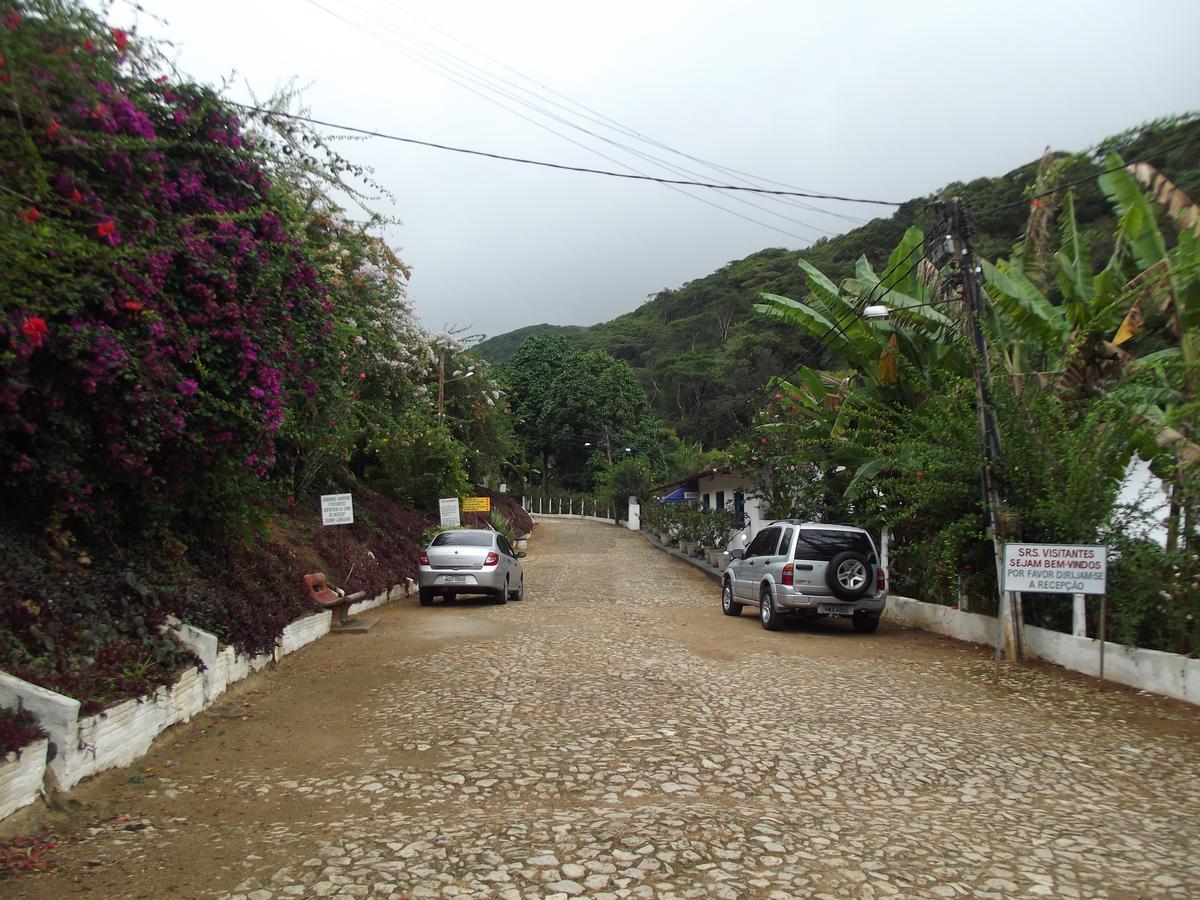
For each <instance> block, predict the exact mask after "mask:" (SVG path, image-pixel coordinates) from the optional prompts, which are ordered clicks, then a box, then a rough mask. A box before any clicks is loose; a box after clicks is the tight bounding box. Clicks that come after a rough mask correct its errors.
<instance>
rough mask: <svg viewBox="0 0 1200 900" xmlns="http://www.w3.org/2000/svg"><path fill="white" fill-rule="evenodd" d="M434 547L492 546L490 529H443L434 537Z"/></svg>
mask: <svg viewBox="0 0 1200 900" xmlns="http://www.w3.org/2000/svg"><path fill="white" fill-rule="evenodd" d="M431 546H434V547H490V546H492V533H491V532H490V531H443V532H442V533H441V534H439V535H438V536H437V537H435V538H434V539H433V544H432V545H431Z"/></svg>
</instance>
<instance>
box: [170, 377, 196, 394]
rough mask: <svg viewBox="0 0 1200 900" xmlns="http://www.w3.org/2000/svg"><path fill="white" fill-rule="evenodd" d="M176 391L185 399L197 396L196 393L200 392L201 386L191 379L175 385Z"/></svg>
mask: <svg viewBox="0 0 1200 900" xmlns="http://www.w3.org/2000/svg"><path fill="white" fill-rule="evenodd" d="M175 388H176V390H178V391H179V393H181V394H183V396H185V397H192V396H195V394H196V391H198V390H200V385H199V384H198V383H197V382H195V381H193V380H192V379H191V378H185V379H184V380H183V381H181V382H179V384H177V385H175Z"/></svg>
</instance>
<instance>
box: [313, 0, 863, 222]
mask: <svg viewBox="0 0 1200 900" xmlns="http://www.w3.org/2000/svg"><path fill="white" fill-rule="evenodd" d="M307 2H308V3H309V4H310V5H311V6H314V7H316V8H317V9H319V10H321V11H322V12H326V13H328V14H329V15H331V16H333V17H334V18H336V19H338V20H339V21H341V22H342V23H344V24H346V25H349V26H350V27H352V28H356V29H358V30H360V31H364V32H366V33H367V34H368V35H369V36H370V37H373V38H375V39H376V40H379V41H381V42H382V43H384V44H385V45H387V46H389V47H391V48H392V49H395V50H397V51H399V52H400V53H403V54H404V55H406V56H408V57H409V58H410V59H412V60H413V61H414V62H416V63H417V64H418V65H421V66H422V67H424V68H427V69H429V70H431V71H433V72H435V73H436V74H438V75H440V76H442V77H443V78H445V79H447V80H448V81H451V82H453V83H454V84H457V85H458V86H459V87H462V88H463V89H464V90H467V91H470V92H471V93H473V94H475V95H476V96H478V97H481V98H482V99H484V100H486V101H488V102H489V103H493V104H494V105H497V106H499V107H500V108H501V109H504V110H505V111H507V112H510V113H513V114H514V115H517V116H518V117H520V118H522V119H524V120H525V121H528V122H531V123H532V124H534V125H536V126H537V127H539V128H542V129H543V130H547V131H549V132H550V133H551V134H554V135H556V136H558V137H562V138H563V139H564V140H568V141H571V143H574V144H575V145H576V146H579V147H583V148H584V149H585V150H588V151H589V152H592V153H596V155H597V156H600V157H601V158H602V159H607V160H609V161H610V162H614V163H617V164H618V165H621V166H624V167H625V168H627V169H629V170H630V171H632V172H635V173H636V174H639V175H644V174H646V173H645V172H642V171H640V170H639V169H636V168H634V167H632V166H630V165H628V164H627V163H624V162H621V161H620V160H616V159H613V158H612V157H610V156H606V155H605V154H603V153H598V152H597V151H596V150H595V149H593V148H591V147H588V146H587V145H585V144H581V143H579V142H578V141H573V140H571V139H570V138H568V137H566V135H564V134H562V133H561V132H558V131H555V130H554V129H552V128H547V127H546V126H544V125H542V124H541V123H540V122H537V121H535V120H533V119H530V118H529V117H528V116H524V115H522V114H521V113H518V112H517V111H516V110H513V109H512V108H511V107H509V106H506V105H505V104H503V103H500V102H498V101H496V100H494V99H493V98H492V97H490V96H486V95H484V94H482V93H480V92H479V91H476V90H474V89H473V88H471V87H469V86H468V85H466V84H464V83H463V82H462V81H461V80H459V79H460V78H463V79H466V80H468V81H470V82H471V83H472V84H475V85H477V86H478V87H480V88H481V89H482V90H484V91H488V92H490V93H494V94H498V95H500V96H502V97H505V98H507V99H509V100H511V101H513V102H515V103H518V104H520V105H521V106H523V107H525V108H526V109H529V110H531V111H533V112H535V113H538V114H540V115H542V116H544V117H546V118H548V119H551V120H553V121H555V122H557V123H559V124H561V125H564V126H566V127H567V128H572V129H574V130H576V131H580V132H582V133H583V134H586V135H588V136H589V137H592V138H595V139H596V140H598V141H602V142H604V143H606V144H609V145H610V146H612V147H616V148H617V149H619V150H623V151H624V152H626V153H629V154H632V155H633V156H636V157H638V158H639V159H641V160H644V161H645V162H649V163H652V164H654V165H658V166H661V167H662V168H664V169H666V170H668V171H670V172H672V173H674V174H676V175H681V176H687V175H690V176H693V177H695V178H703V177H704V176H703V175H702V174H701V173H699V172H697V171H695V170H693V169H688V168H687V167H684V166H679V165H677V164H675V163H672V162H668V161H667V160H665V159H662V158H661V157H658V156H655V155H653V154H651V153H647V152H645V151H643V150H639V149H637V148H635V147H631V146H629V145H628V144H625V143H622V142H620V141H617V140H613V139H612V138H609V137H606V136H605V135H603V134H599V133H597V132H595V131H592V130H591V129H589V128H585V127H583V126H581V125H579V124H577V123H576V122H573V121H571V120H570V119H568V118H565V117H564V116H563V115H560V114H558V113H555V112H553V111H551V110H549V109H546V108H545V107H544V106H541V105H539V103H537V102H533V101H531V100H528V99H525V98H524V97H522V96H519V95H517V94H516V93H514V92H513V91H510V90H507V89H505V88H503V87H499V86H498V85H496V84H494V83H492V82H493V81H499V82H502V83H503V84H507V85H510V86H511V87H512V88H513V89H515V90H516V91H520V92H521V93H523V94H527V95H530V96H532V97H534V98H535V99H536V100H538V101H542V102H545V103H549V104H550V105H552V106H555V107H557V108H558V109H560V110H563V111H564V112H565V113H566V114H567V115H577V116H580V117H581V118H583V119H585V120H587V121H589V122H592V123H594V124H596V125H599V126H600V127H602V128H610V129H611V130H621V131H624V132H629V129H626V128H624V126H621V128H620V129H616V128H613V127H612V126H609V125H607V124H606V123H605V122H604V121H602V120H601V119H599V118H596V117H595V116H591V115H581V114H579V113H576V112H574V111H573V110H571V109H570V108H569V107H568V106H566V105H565V104H562V103H559V102H557V101H555V100H553V99H550V98H546V97H543V96H539V95H537V94H536V93H535V92H533V91H531V90H529V89H528V88H525V87H523V86H521V85H519V84H517V83H516V82H513V81H511V80H509V79H507V78H503V77H497V76H496V75H495V74H494V73H492V72H489V71H487V70H486V69H483V68H481V67H480V66H477V65H475V64H474V63H472V62H470V61H468V60H464V59H462V58H461V57H459V56H456V55H455V54H453V53H450V52H448V51H446V50H443V49H442V48H440V47H438V46H437V45H436V44H432V43H430V42H429V41H426V40H424V39H423V38H421V37H418V36H416V35H413V34H411V33H409V32H407V31H405V30H403V29H400V28H397V27H396V26H395V25H393V24H392V23H390V22H388V21H387V20H385V19H381V18H379V17H378V16H371V18H372V19H374V20H375V21H376V22H378V23H379V24H380V25H383V26H385V27H388V28H391V29H393V30H395V31H397V32H398V33H399V34H400V35H402V36H404V38H405V39H407V40H410V41H415V42H417V43H418V44H420V45H421V46H422V47H424V48H428V51H429V53H432V54H435V56H433V57H431V56H429V55H427V54H426V53H424V52H421V51H419V50H414V49H412V48H410V47H407V46H405V45H401V44H398V43H396V42H395V41H392V40H391V39H389V38H387V37H384V36H382V35H380V34H379V33H378V32H376V31H373V30H369V29H368V28H366V27H365V26H363V25H361V24H360V23H357V22H354V21H351V20H350V19H347V18H346V17H344V16H342V15H340V14H339V13H337V12H334V11H333V10H331V9H328V8H327V7H325V6H323V5H322V4H321V3H319V2H317V0H307ZM367 15H370V14H367ZM464 67H466V69H468V70H472V71H474V72H477V73H479V76H478V77H476V76H475V75H473V74H472V73H471V71H464V70H463V69H464ZM522 77H525V76H522ZM567 99H569V98H567ZM605 118H607V117H605ZM618 124H619V123H618ZM634 134H636V133H634ZM638 139H639V140H646V139H645V138H644V137H642V136H640V135H639V136H638ZM668 149H669V148H668ZM670 152H674V153H678V151H674V150H672V151H670ZM679 155H684V156H686V154H679ZM679 193H682V194H683V195H684V196H686V197H691V198H692V199H694V200H700V202H702V203H706V204H707V205H709V206H713V207H715V208H716V209H719V210H721V211H723V212H728V213H730V214H731V215H738V214H737V213H736V212H734V211H733V210H730V209H726V208H725V207H723V206H719V205H717V204H714V203H709V202H708V201H705V200H703V199H702V198H700V197H697V196H696V195H694V194H690V193H688V192H686V191H679ZM729 199H731V200H734V201H736V202H738V203H741V204H743V205H745V206H749V207H751V208H752V209H756V210H758V211H760V212H765V213H767V214H768V215H771V216H776V217H777V218H780V219H782V220H784V221H786V222H790V223H792V224H794V225H799V226H801V227H803V228H808V229H810V230H812V231H815V232H817V233H818V234H823V235H828V236H833V235H835V234H836V232H833V231H830V230H829V229H826V228H821V227H820V226H817V225H813V224H811V223H809V222H804V221H802V220H800V219H796V218H793V217H791V216H788V215H785V214H783V213H781V212H777V211H776V210H773V209H770V208H768V207H765V206H762V205H760V204H757V203H754V202H753V201H751V200H748V199H746V198H744V197H740V196H731V197H730V198H729ZM768 199H772V200H776V201H777V202H780V203H787V204H789V205H799V206H802V207H805V208H807V209H810V210H814V211H817V212H826V210H822V209H821V208H820V207H817V206H813V205H812V204H806V203H801V202H800V201H798V200H796V199H795V198H790V197H771V198H768ZM833 215H840V214H836V213H834V214H833ZM739 218H742V219H745V220H746V221H750V222H753V223H755V224H758V225H762V226H763V227H766V228H771V229H772V230H774V231H778V232H779V233H781V234H786V235H788V236H789V237H793V238H796V239H797V240H801V241H806V240H808V239H807V238H804V237H802V236H800V235H797V234H793V233H792V232H790V231H785V230H783V229H781V228H774V227H773V226H771V225H769V224H767V223H766V222H760V221H759V220H757V219H752V218H749V217H747V216H739ZM841 218H850V219H851V221H855V222H858V223H860V224H861V223H862V220H860V219H853V218H852V217H845V216H841Z"/></svg>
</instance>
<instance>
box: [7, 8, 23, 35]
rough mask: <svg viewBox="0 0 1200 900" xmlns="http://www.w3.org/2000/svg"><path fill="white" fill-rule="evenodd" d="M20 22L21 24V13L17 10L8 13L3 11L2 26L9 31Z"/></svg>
mask: <svg viewBox="0 0 1200 900" xmlns="http://www.w3.org/2000/svg"><path fill="white" fill-rule="evenodd" d="M20 24H21V14H20V13H19V12H15V11H14V12H10V13H5V15H4V27H5V28H7V29H8V30H9V31H12V30H14V29H15V28H16V27H17V26H18V25H20Z"/></svg>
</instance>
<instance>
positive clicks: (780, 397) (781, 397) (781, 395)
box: [775, 394, 783, 400]
mask: <svg viewBox="0 0 1200 900" xmlns="http://www.w3.org/2000/svg"><path fill="white" fill-rule="evenodd" d="M775 399H776V400H782V399H783V394H776V395H775Z"/></svg>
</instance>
